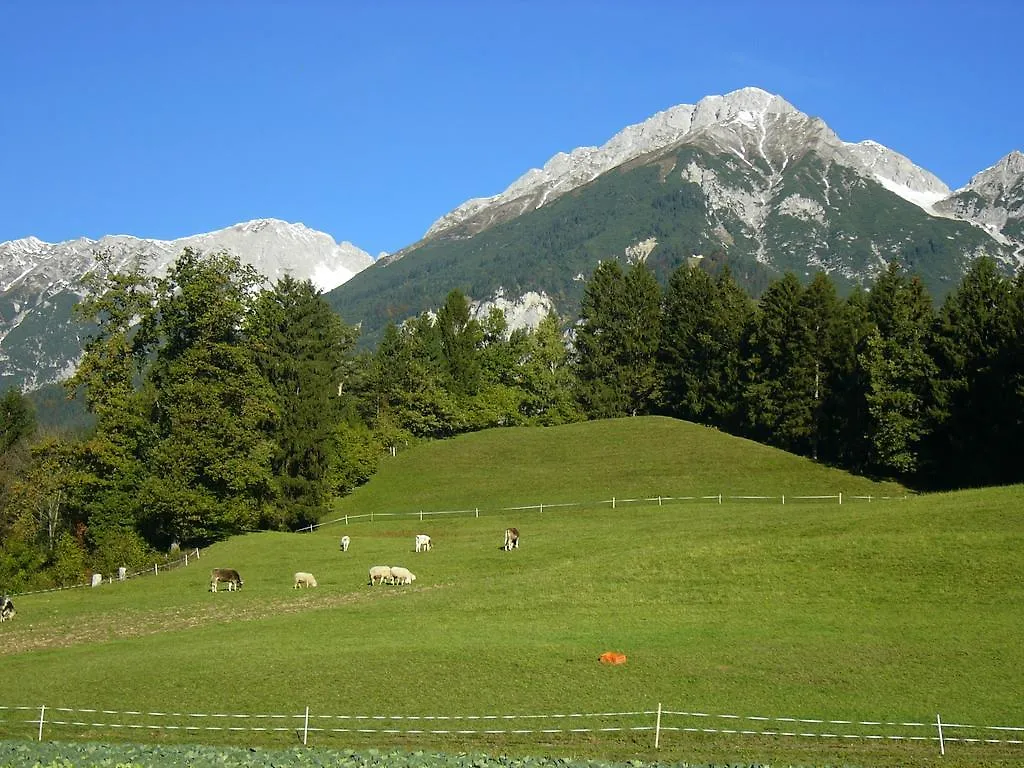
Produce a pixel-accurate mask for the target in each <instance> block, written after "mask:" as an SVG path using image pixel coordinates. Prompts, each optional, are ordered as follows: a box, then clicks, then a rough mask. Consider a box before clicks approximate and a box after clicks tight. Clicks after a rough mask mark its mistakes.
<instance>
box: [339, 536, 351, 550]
mask: <svg viewBox="0 0 1024 768" xmlns="http://www.w3.org/2000/svg"><path fill="white" fill-rule="evenodd" d="M351 543H352V539H350V538H349V537H348V536H347V535H345V536H342V537H341V551H342V552H348V545H349V544H351Z"/></svg>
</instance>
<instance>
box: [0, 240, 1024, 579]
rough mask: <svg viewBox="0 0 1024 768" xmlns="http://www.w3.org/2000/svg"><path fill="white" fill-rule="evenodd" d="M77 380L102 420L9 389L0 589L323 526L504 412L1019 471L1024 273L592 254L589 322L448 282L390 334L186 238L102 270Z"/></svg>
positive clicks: (996, 477)
mask: <svg viewBox="0 0 1024 768" xmlns="http://www.w3.org/2000/svg"><path fill="white" fill-rule="evenodd" d="M92 279H93V284H92V285H91V286H90V289H91V290H90V293H89V295H88V297H87V298H86V299H84V300H83V301H82V302H81V303H80V304H79V305H78V307H77V308H76V311H77V312H78V313H79V315H80V316H81V318H82V319H83V321H86V322H89V323H92V324H93V325H94V327H95V332H94V334H93V335H92V337H91V339H90V341H89V342H88V343H87V345H86V347H85V351H84V355H83V357H82V359H81V361H80V364H79V366H78V368H77V370H76V372H75V374H74V375H73V376H72V377H71V378H70V379H69V380H68V382H67V383H66V388H67V391H68V393H69V396H73V395H75V394H80V395H82V396H84V400H85V403H86V405H87V407H88V409H89V410H90V412H91V413H92V414H93V416H94V418H95V426H94V428H92V429H91V430H89V431H88V433H86V434H84V435H82V434H62V433H59V432H53V431H46V430H37V429H36V427H35V422H34V418H33V414H32V410H31V407H30V406H29V404H28V401H27V398H26V397H25V396H24V395H23V394H22V393H20V392H18V391H17V390H9V391H8V392H7V393H5V394H4V395H3V397H2V399H0V451H2V453H0V542H2V543H0V588H3V589H7V590H11V591H14V590H20V589H26V588H29V587H45V586H51V585H60V584H67V583H76V582H78V581H80V580H81V579H82V578H83V577H84V575H85V573H86V572H88V571H90V570H91V571H95V572H102V573H109V572H111V571H113V570H115V569H116V568H117V567H118V566H121V565H126V566H129V567H130V566H135V565H138V564H141V563H143V562H145V561H146V560H147V558H151V557H152V556H153V555H154V553H156V552H166V551H167V550H168V549H171V548H174V547H175V546H182V547H185V546H194V545H205V544H207V543H209V542H212V541H215V540H219V539H222V538H224V537H227V536H230V535H233V534H236V533H240V532H244V531H251V530H290V529H295V528H297V527H300V526H303V525H307V524H309V523H311V522H314V521H316V520H317V519H319V518H320V517H322V516H323V515H324V514H326V512H327V511H328V509H329V504H330V502H331V500H332V499H333V498H335V497H337V496H339V495H344V494H346V493H348V492H350V491H351V490H352V489H353V488H354V487H356V486H358V485H360V484H361V483H364V482H365V481H366V480H367V479H368V478H369V477H370V476H371V475H372V474H373V473H374V472H375V471H376V468H377V465H378V462H379V461H380V460H381V457H382V456H384V455H385V454H386V453H389V452H393V451H394V450H397V449H404V448H405V447H407V446H409V445H411V444H413V443H415V442H416V441H420V440H425V439H438V438H445V437H450V436H452V435H455V434H459V433H463V432H468V431H474V430H480V429H486V428H491V427H503V426H523V425H556V424H564V423H569V422H573V421H579V420H584V419H599V418H614V417H623V416H635V415H641V414H663V415H669V416H673V417H677V418H681V419H687V420H691V421H694V422H698V423H702V424H706V425H709V426H713V427H716V428H718V429H721V430H723V431H726V432H729V433H732V434H736V435H740V436H744V437H748V438H751V439H754V440H757V441H760V442H763V443H767V444H770V445H774V446H777V447H779V448H782V449H784V450H787V451H790V452H793V453H797V454H801V455H804V456H808V457H811V458H813V459H816V460H818V461H822V462H826V463H829V464H832V465H835V466H838V467H843V468H846V469H849V470H852V471H854V472H858V473H862V474H869V475H875V476H879V477H887V478H896V479H900V480H902V481H904V482H906V483H908V484H910V485H913V486H917V487H920V488H952V487H963V486H978V485H992V484H1003V483H1012V482H1020V481H1021V480H1022V479H1024V469H1022V468H1021V467H1020V465H1019V462H1017V461H1016V459H1015V456H1016V451H1017V446H1019V445H1020V444H1021V439H1022V438H1024V278H1022V277H1021V276H1019V275H1018V277H1017V278H1015V279H1010V278H1007V277H1005V276H1003V275H1002V274H1001V273H1000V272H999V271H998V269H997V268H996V265H995V263H994V262H993V261H991V260H990V259H979V260H977V261H975V262H974V263H973V264H972V266H971V268H970V269H969V271H968V272H967V273H966V275H965V276H964V278H963V280H962V281H961V283H960V285H959V287H958V288H957V289H956V290H955V291H953V292H952V293H950V294H949V295H948V296H947V298H946V299H945V300H944V301H943V302H942V304H941V306H939V307H938V308H936V307H935V305H934V303H933V301H932V299H931V298H930V297H929V296H928V294H927V292H926V290H925V289H924V287H923V286H922V284H921V282H920V280H918V279H917V278H916V277H914V276H911V275H907V274H905V273H904V272H903V271H902V270H901V269H900V268H899V267H898V266H896V265H891V266H890V267H889V268H888V269H887V270H886V271H885V272H884V273H883V274H881V275H880V276H879V278H878V279H877V280H876V281H875V282H874V284H873V285H871V286H870V290H864V289H858V290H855V291H854V292H852V293H851V294H850V295H848V296H847V297H845V298H840V297H839V296H838V294H837V290H836V287H835V286H834V284H833V283H832V281H831V280H830V278H829V277H828V276H827V275H826V274H824V273H819V274H817V275H815V276H814V277H813V279H812V280H811V281H810V283H808V284H807V285H803V284H801V282H800V281H799V280H798V279H797V278H796V276H794V275H792V274H787V275H785V276H783V277H782V278H779V279H777V280H775V281H773V282H772V283H771V284H770V285H769V286H768V287H767V289H766V290H765V291H764V292H763V294H762V295H761V296H760V298H759V299H758V300H757V301H754V300H753V299H752V298H751V297H750V296H749V295H748V294H747V293H746V292H745V291H744V290H743V289H742V288H740V287H739V286H738V285H737V283H736V282H735V280H734V279H733V277H732V275H731V273H730V272H729V270H728V269H727V268H726V269H722V270H721V271H719V272H718V274H717V275H712V274H710V273H709V271H707V270H705V269H702V268H701V267H700V266H699V265H696V266H693V265H689V264H687V265H683V266H680V267H678V268H677V269H676V270H675V271H674V272H673V273H672V274H671V276H670V278H669V280H668V282H667V285H665V286H664V287H663V286H661V285H660V284H659V283H658V281H657V280H656V279H655V277H654V276H653V274H652V272H651V271H650V270H649V269H648V268H647V267H646V265H645V264H644V263H643V262H640V263H637V264H635V265H632V266H623V265H622V264H620V263H619V262H618V261H604V262H601V263H600V264H599V265H598V266H597V268H596V269H595V270H594V272H593V274H592V276H591V278H590V279H589V280H588V282H587V286H586V289H585V292H584V295H583V299H582V301H581V305H580V308H579V320H578V321H577V322H575V323H573V324H572V326H571V327H569V324H568V323H567V322H566V320H565V319H563V318H561V317H559V316H558V315H557V314H554V313H552V314H549V315H548V316H547V317H545V318H544V319H543V320H542V321H541V322H540V323H539V325H538V326H537V327H536V328H528V329H516V330H511V331H510V329H509V327H508V323H507V320H506V318H505V316H504V314H503V313H502V312H501V311H500V310H497V309H493V310H492V311H491V312H490V313H489V314H488V315H487V316H486V317H483V318H482V319H477V318H476V317H474V315H473V313H472V311H471V306H470V303H469V301H468V299H467V298H466V296H465V295H464V294H463V293H462V292H461V291H460V290H457V289H456V290H452V291H451V292H450V293H449V294H448V296H447V298H446V300H445V302H444V304H443V305H442V306H441V307H440V308H439V309H438V311H437V312H436V313H423V314H421V315H420V316H418V317H416V318H413V319H411V320H409V321H407V322H405V323H403V324H402V325H400V326H399V325H395V324H391V325H389V326H388V327H387V329H386V330H385V332H384V334H383V337H382V339H381V341H380V343H379V344H378V345H377V347H376V349H374V350H361V349H359V347H358V346H357V342H358V338H359V331H358V328H357V327H356V326H348V325H346V324H345V323H344V322H343V320H342V319H341V318H340V317H338V316H337V315H336V314H335V313H334V312H333V311H332V310H331V309H330V307H329V305H328V304H327V303H326V302H325V301H324V299H323V297H322V296H321V294H320V293H319V292H318V291H317V290H316V288H315V287H314V286H313V285H312V283H310V282H309V281H297V280H294V279H292V278H290V277H285V278H283V279H281V280H280V281H278V282H277V283H276V284H275V285H273V286H270V287H267V286H266V284H265V281H264V279H263V278H262V276H260V275H258V274H257V273H256V272H255V271H254V270H253V269H252V268H251V267H247V266H245V265H242V264H241V263H240V262H239V261H238V260H237V259H236V258H235V257H233V256H230V255H228V254H224V253H221V254H213V255H205V256H204V255H201V254H199V253H198V252H196V251H192V250H186V251H184V252H183V253H182V254H181V255H180V256H179V258H178V259H177V260H176V262H175V263H174V264H173V265H172V266H171V267H170V269H169V270H168V272H167V273H166V275H164V276H162V277H159V278H155V277H147V276H146V275H144V273H143V272H142V271H141V269H136V270H133V271H128V272H120V273H119V272H113V271H109V270H104V269H100V270H97V271H96V273H95V274H94V276H93V278H92Z"/></svg>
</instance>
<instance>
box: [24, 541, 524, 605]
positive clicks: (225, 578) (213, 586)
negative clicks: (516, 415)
mask: <svg viewBox="0 0 1024 768" xmlns="http://www.w3.org/2000/svg"><path fill="white" fill-rule="evenodd" d="M351 545H352V539H351V537H349V536H348V535H347V534H346V535H345V536H342V537H341V540H340V541H339V542H338V548H339V549H340V550H341V551H342V552H348V550H349V547H350V546H351ZM433 548H434V542H433V539H431V538H430V536H428V535H427V534H425V533H417V534H416V537H415V538H414V539H413V551H414V552H417V553H420V552H429V551H430V550H432V549H433ZM501 548H502V549H503V550H505V551H506V552H508V551H511V550H513V549H519V529H518V528H506V529H505V541H504V543H503V544H502V547H501ZM414 581H416V574H415V573H413V572H412V571H410V570H409V569H408V568H406V567H404V566H401V565H374V566H371V568H370V571H369V580H368V581H367V585H368V586H371V587H372V586H376V585H380V584H404V585H408V584H412V583H413V582H414ZM221 582H223V583H224V584H226V585H227V588H228V591H229V592H233V591H234V590H236V589H241V588H242V583H243V582H242V577H241V576H239V575H238V571H236V570H234V569H233V568H214V569H213V571H212V572H211V573H210V591H211V592H216V591H217V585H218V584H219V583H221ZM315 586H317V581H316V576H314V575H313V574H312V573H308V572H307V571H297V572H296V573H295V575H294V576H293V578H292V588H293V589H300V588H308V587H315ZM12 610H13V606H12Z"/></svg>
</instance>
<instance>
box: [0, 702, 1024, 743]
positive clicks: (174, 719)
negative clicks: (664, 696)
mask: <svg viewBox="0 0 1024 768" xmlns="http://www.w3.org/2000/svg"><path fill="white" fill-rule="evenodd" d="M9 725H13V726H20V725H24V726H25V727H26V729H31V732H32V734H33V736H35V738H37V739H38V740H40V741H42V739H43V736H44V730H45V733H46V735H48V736H52V733H53V732H54V731H61V732H65V731H64V730H63V729H89V730H100V731H102V730H112V731H136V732H137V731H183V732H189V733H198V732H217V731H220V732H254V733H275V732H280V733H292V734H294V736H295V737H296V738H298V739H299V740H301V742H302V743H303V744H308V742H309V738H310V736H311V735H320V736H330V735H332V734H353V733H358V734H384V735H409V736H416V735H444V736H492V735H510V736H521V735H525V736H529V735H534V734H537V735H551V734H582V733H591V734H593V733H627V732H630V733H636V732H648V733H649V734H650V735H651V736H652V743H653V746H654V748H655V749H658V748H660V747H661V746H662V745H663V744H664V740H665V738H666V736H668V735H673V734H688V733H689V734H724V735H727V736H733V735H735V736H765V737H792V738H812V739H836V740H846V741H850V740H863V741H889V742H929V743H933V744H934V745H935V746H936V748H937V749H938V750H939V751H940V753H942V754H944V753H945V749H946V745H947V744H957V743H960V744H1003V745H1018V746H1024V726H1003V725H968V724H964V723H949V722H943V721H942V719H941V718H940V717H939V716H938V715H936V717H935V720H934V721H932V722H925V721H921V722H903V721H886V720H852V719H851V720H837V719H828V718H808V717H778V716H764V715H734V714H715V713H711V712H698V711H693V712H691V711H682V710H671V709H663V708H662V706H661V705H660V704H659V705H658V708H657V709H656V710H639V711H620V712H583V713H568V714H504V715H331V714H313V713H311V712H310V708H309V707H306V708H305V711H304V712H300V713H293V714H288V713H284V714H245V713H204V712H162V711H144V710H114V709H101V708H74V707H48V706H45V705H44V706H38V707H28V706H3V705H0V726H2V727H4V728H5V730H9V729H8V728H7V727H6V726H9Z"/></svg>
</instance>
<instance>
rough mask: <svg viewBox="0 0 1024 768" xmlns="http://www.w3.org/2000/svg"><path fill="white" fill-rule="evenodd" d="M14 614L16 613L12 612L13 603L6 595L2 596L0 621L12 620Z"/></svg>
mask: <svg viewBox="0 0 1024 768" xmlns="http://www.w3.org/2000/svg"><path fill="white" fill-rule="evenodd" d="M15 613H17V611H15V610H14V601H13V600H11V598H9V597H8V596H7V595H4V596H3V599H2V600H0V621H7V620H8V619H13V618H14V614H15Z"/></svg>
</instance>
